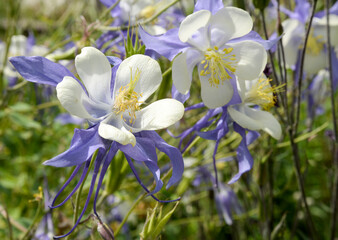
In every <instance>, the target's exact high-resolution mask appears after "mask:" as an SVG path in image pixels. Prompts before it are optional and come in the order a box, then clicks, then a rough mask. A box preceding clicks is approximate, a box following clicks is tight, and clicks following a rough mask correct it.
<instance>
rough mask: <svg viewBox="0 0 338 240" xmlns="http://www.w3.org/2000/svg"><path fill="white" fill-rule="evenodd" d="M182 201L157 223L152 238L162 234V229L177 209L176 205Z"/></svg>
mask: <svg viewBox="0 0 338 240" xmlns="http://www.w3.org/2000/svg"><path fill="white" fill-rule="evenodd" d="M179 203H180V202H179V201H178V202H177V203H176V205H175V207H174V208H173V209H172V210H171V211H170V212H168V213H167V214H166V215H165V216H164V217H163V218H162V219H161V220H160V222H159V223H158V224H157V226H156V228H155V230H154V231H153V232H152V234H151V236H152V238H151V239H155V238H156V237H157V236H158V235H160V233H161V231H162V229H163V228H164V226H165V225H166V224H167V222H168V221H169V219H170V217H171V215H173V213H174V212H175V209H176V207H177V206H178V204H179Z"/></svg>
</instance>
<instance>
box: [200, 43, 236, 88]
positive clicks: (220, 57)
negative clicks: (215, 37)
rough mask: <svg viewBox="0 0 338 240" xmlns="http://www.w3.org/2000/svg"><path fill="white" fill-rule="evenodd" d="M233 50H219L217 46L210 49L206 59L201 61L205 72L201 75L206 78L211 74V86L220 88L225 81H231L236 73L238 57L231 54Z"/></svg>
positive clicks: (202, 71)
mask: <svg viewBox="0 0 338 240" xmlns="http://www.w3.org/2000/svg"><path fill="white" fill-rule="evenodd" d="M232 50H233V48H224V49H222V50H219V49H218V47H217V46H215V47H214V48H213V49H212V48H208V49H207V51H206V52H205V53H204V59H203V60H202V61H201V64H205V65H204V66H203V70H201V72H200V75H201V76H206V75H208V74H210V78H209V83H210V85H211V86H214V87H218V85H219V84H221V83H222V84H223V83H224V81H226V80H229V79H231V74H233V73H234V72H235V71H236V64H237V62H236V57H235V55H234V54H232V55H228V54H229V53H231V52H232Z"/></svg>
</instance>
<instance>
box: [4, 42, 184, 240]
mask: <svg viewBox="0 0 338 240" xmlns="http://www.w3.org/2000/svg"><path fill="white" fill-rule="evenodd" d="M109 59H110V61H111V62H114V65H116V66H114V67H113V68H112V69H111V68H110V64H109V61H108V59H107V58H106V57H105V56H104V55H103V53H101V52H100V51H99V50H97V49H95V48H92V47H87V48H84V49H82V53H81V54H80V55H78V56H77V57H76V59H75V66H76V70H77V73H78V75H79V76H80V77H81V80H82V82H81V81H79V80H78V79H76V77H75V76H74V75H73V74H72V73H71V72H70V71H69V70H68V69H66V68H65V67H64V66H62V65H60V64H57V63H54V62H51V61H50V60H48V59H46V58H43V57H23V56H20V57H14V58H12V59H11V60H10V61H11V63H12V64H13V65H14V67H15V68H16V70H17V71H18V72H19V73H20V74H21V75H22V76H23V77H24V78H25V79H26V80H28V81H31V82H36V83H42V84H47V85H52V86H56V88H57V97H58V99H59V100H60V102H61V104H62V106H64V107H65V108H66V109H67V110H68V111H69V112H70V113H71V114H73V115H75V116H78V117H80V118H83V119H86V120H88V122H89V123H90V125H91V126H90V127H89V128H88V129H75V131H74V136H73V139H72V142H71V145H70V147H69V149H68V150H66V151H65V152H63V153H61V154H60V155H58V156H56V157H54V158H52V159H50V160H48V161H46V162H45V164H46V165H51V166H56V167H68V166H76V168H75V169H74V171H73V173H72V174H71V176H70V177H69V179H68V180H67V181H66V182H65V184H64V185H63V186H62V187H61V189H60V191H59V192H58V193H57V194H56V196H55V198H54V200H53V202H52V204H51V208H57V207H60V206H62V205H63V204H64V203H66V202H67V201H68V200H69V199H70V198H71V197H72V196H73V195H74V193H75V192H76V191H77V189H78V188H79V187H80V185H81V184H82V182H83V181H84V179H85V176H86V175H87V174H88V173H89V171H90V168H89V167H90V165H91V162H92V161H94V162H93V165H94V171H93V175H92V179H91V184H90V188H89V192H88V195H87V199H86V202H85V204H84V207H83V209H82V212H81V213H80V215H79V218H78V219H77V222H76V223H75V225H74V226H73V228H72V229H71V230H70V231H69V232H68V233H66V234H64V235H62V236H57V237H54V238H62V237H65V236H67V235H69V234H70V233H71V232H72V231H74V229H75V228H76V226H77V225H78V224H79V223H80V221H81V219H82V217H83V215H84V213H85V211H86V209H87V207H88V204H89V202H90V199H91V196H92V194H93V192H94V188H95V185H96V179H97V177H99V180H98V183H97V187H96V192H95V196H94V204H93V210H94V213H95V214H96V215H97V217H98V218H99V216H98V214H97V211H96V202H97V198H98V193H99V190H100V188H101V185H102V182H103V178H104V176H105V173H106V171H107V169H108V167H109V165H110V163H111V161H112V160H113V158H114V156H115V154H116V153H117V152H118V151H119V150H120V151H122V152H123V153H124V155H125V157H126V159H127V161H128V163H129V166H130V168H131V170H132V172H133V173H134V175H135V177H136V179H137V181H138V182H139V183H140V185H141V186H142V187H143V188H144V189H145V191H147V192H148V193H149V194H150V196H152V197H153V198H154V199H156V200H158V199H157V198H156V197H155V196H154V195H153V194H154V193H156V192H158V191H159V190H160V189H161V188H162V186H163V182H162V180H161V178H160V169H159V166H158V164H157V154H156V149H158V150H159V151H161V152H163V153H165V154H166V155H167V156H168V157H169V158H170V160H171V163H172V168H173V173H172V176H171V178H170V180H169V182H168V183H167V188H168V187H170V186H172V185H173V184H175V183H177V182H178V181H179V180H180V179H181V177H182V173H183V168H184V167H183V159H182V155H181V153H180V151H179V150H178V149H177V148H175V147H172V146H170V145H168V144H167V143H166V142H165V141H164V140H163V139H162V138H161V137H160V136H159V135H158V134H157V133H156V132H155V131H153V130H156V129H161V128H165V127H168V126H170V125H172V124H174V123H175V122H176V121H178V120H179V119H180V118H181V117H182V116H183V112H184V107H183V104H182V103H180V102H178V101H176V100H174V99H162V100H159V101H156V102H154V103H152V104H149V105H148V106H147V107H144V108H142V109H141V106H142V104H144V101H146V99H147V98H148V97H149V96H150V95H151V94H152V93H153V92H154V91H155V90H156V89H157V88H158V87H159V85H160V83H161V79H162V74H161V70H160V67H159V64H158V63H157V62H156V61H155V60H153V59H151V58H150V57H147V56H144V55H133V56H131V57H129V58H128V59H126V60H124V61H122V62H121V60H117V59H115V58H109ZM95 152H97V155H96V158H93V156H95ZM132 159H134V160H135V161H138V162H141V163H143V164H144V165H145V166H146V167H147V168H148V169H149V170H150V171H151V173H152V174H153V176H154V180H155V182H156V186H155V189H154V190H153V191H152V192H150V190H149V189H147V187H146V186H145V185H144V184H143V183H142V181H141V179H140V178H139V176H138V174H137V171H136V168H135V166H134V164H133V161H132ZM101 166H102V168H101ZM81 169H82V174H81V176H80V179H79V181H78V182H77V184H76V186H75V187H74V189H73V190H72V191H71V193H70V194H69V195H68V196H67V197H66V198H65V199H64V200H63V201H62V202H61V203H59V204H56V200H57V198H58V197H59V196H60V194H61V193H62V192H63V191H64V189H65V188H66V187H67V186H68V185H69V184H70V182H72V180H73V179H74V178H75V177H76V176H77V173H78V172H79V171H80V170H81ZM100 169H101V172H100ZM158 201H160V200H158ZM171 201H172V200H171ZM174 201H175V200H174Z"/></svg>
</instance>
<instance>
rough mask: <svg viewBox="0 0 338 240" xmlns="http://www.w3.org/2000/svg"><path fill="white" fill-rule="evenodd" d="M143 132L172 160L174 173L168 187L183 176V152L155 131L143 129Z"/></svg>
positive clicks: (143, 134)
mask: <svg viewBox="0 0 338 240" xmlns="http://www.w3.org/2000/svg"><path fill="white" fill-rule="evenodd" d="M141 134H142V136H146V137H147V138H149V139H151V140H152V141H153V143H154V144H155V147H156V148H157V149H158V150H160V151H161V152H163V153H165V154H166V155H167V156H168V157H169V159H170V161H171V164H172V168H173V173H172V176H171V178H170V180H169V182H168V184H167V187H166V188H167V189H168V188H169V187H171V186H172V185H173V184H175V183H177V182H178V181H180V180H181V178H182V174H183V171H184V163H183V157H182V154H181V152H180V151H179V150H178V149H177V148H175V147H173V146H171V145H169V144H168V143H166V142H165V141H164V140H163V139H162V138H161V137H160V136H159V135H158V134H157V133H156V132H155V131H143V132H142V133H141Z"/></svg>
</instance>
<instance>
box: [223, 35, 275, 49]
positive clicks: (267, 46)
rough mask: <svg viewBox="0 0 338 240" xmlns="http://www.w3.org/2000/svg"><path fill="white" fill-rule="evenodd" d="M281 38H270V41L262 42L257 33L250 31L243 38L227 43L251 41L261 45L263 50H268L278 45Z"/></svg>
mask: <svg viewBox="0 0 338 240" xmlns="http://www.w3.org/2000/svg"><path fill="white" fill-rule="evenodd" d="M281 38H282V36H279V37H274V38H270V40H264V39H263V38H262V37H261V36H260V35H259V34H258V33H257V32H255V31H251V32H249V33H248V34H246V35H244V36H243V37H239V38H235V39H231V40H230V41H229V43H235V42H241V41H244V40H251V41H255V42H258V43H259V44H261V45H262V46H263V47H264V48H265V50H270V49H271V48H273V47H274V46H275V45H276V44H277V43H278V41H279V40H280V39H281Z"/></svg>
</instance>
